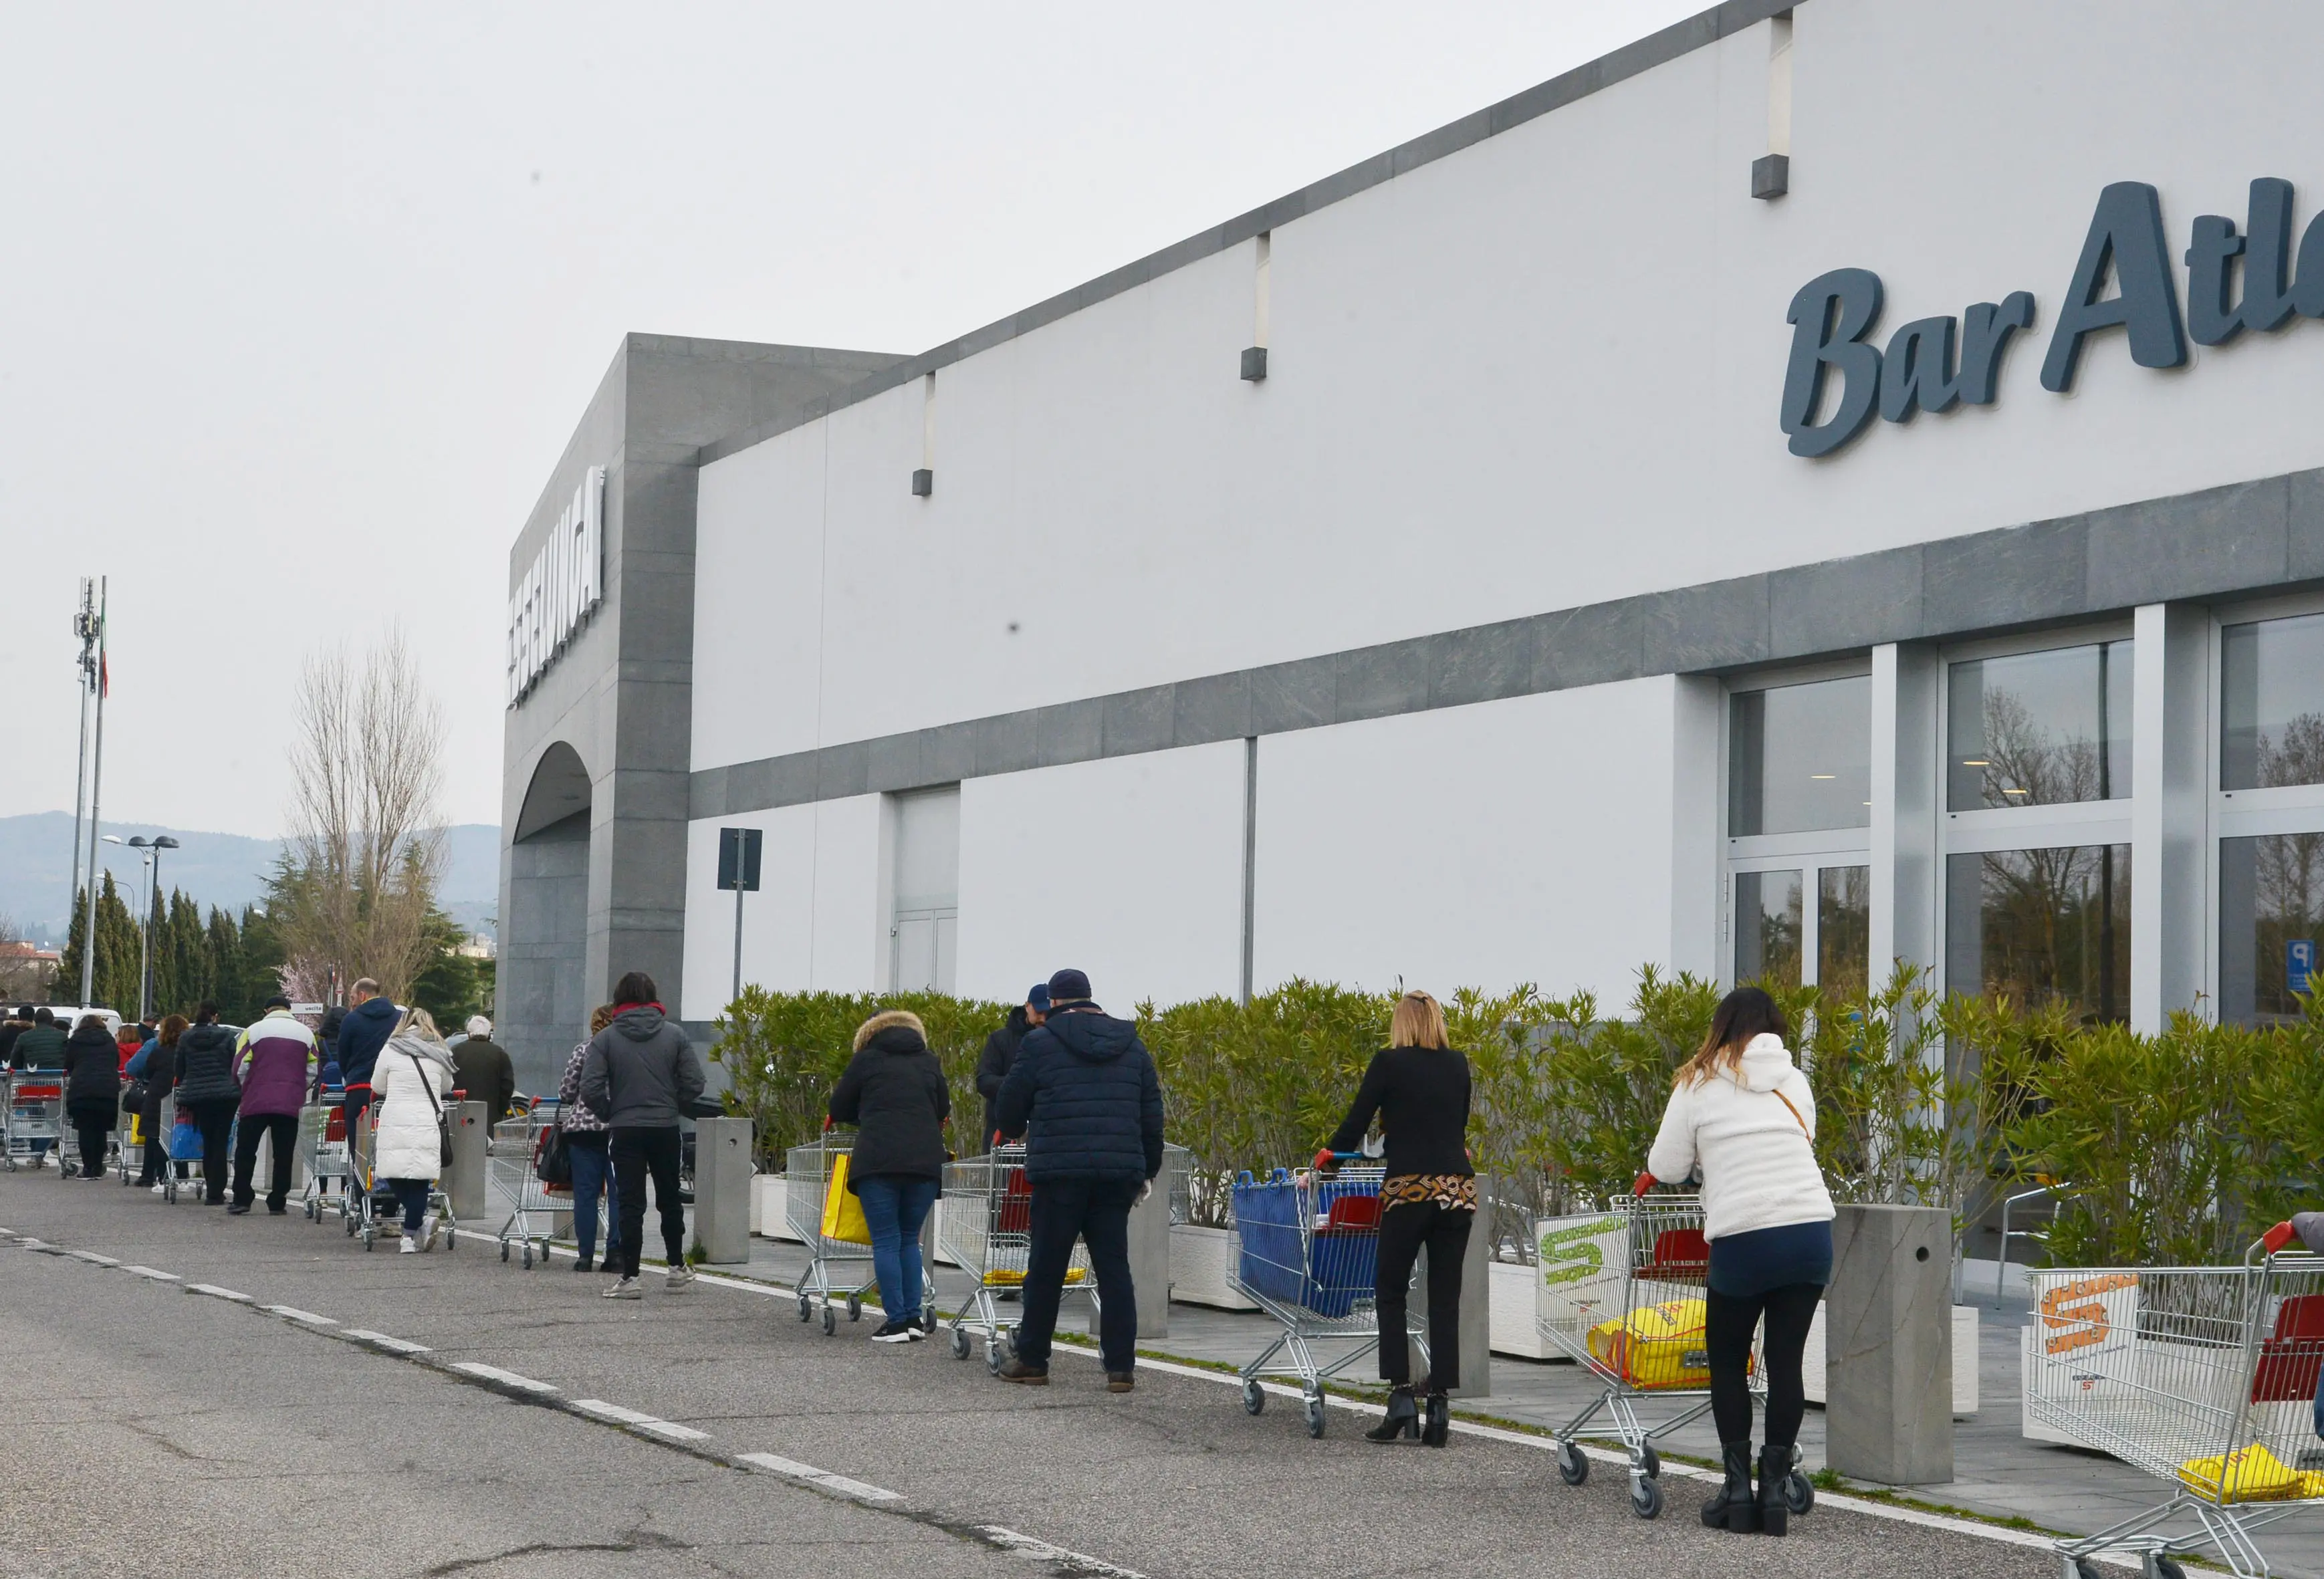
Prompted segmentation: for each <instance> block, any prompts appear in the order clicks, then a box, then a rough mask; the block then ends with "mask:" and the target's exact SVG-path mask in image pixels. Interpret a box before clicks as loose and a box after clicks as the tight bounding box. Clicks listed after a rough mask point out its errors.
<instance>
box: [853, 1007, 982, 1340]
mask: <svg viewBox="0 0 2324 1579" xmlns="http://www.w3.org/2000/svg"><path fill="white" fill-rule="evenodd" d="M830 1112H831V1116H832V1118H833V1119H835V1121H837V1122H840V1123H843V1124H853V1125H855V1126H856V1131H855V1149H854V1151H853V1155H852V1156H851V1157H850V1158H849V1159H848V1163H847V1187H848V1188H849V1189H851V1190H853V1191H854V1192H855V1196H856V1198H857V1199H858V1200H859V1201H861V1202H862V1205H863V1223H864V1226H865V1227H867V1228H869V1229H870V1230H871V1269H872V1271H873V1272H874V1274H875V1275H877V1277H878V1278H879V1279H880V1303H881V1306H882V1307H884V1308H885V1309H886V1311H887V1313H888V1319H887V1321H886V1322H885V1323H883V1324H882V1325H881V1326H880V1328H879V1329H878V1330H877V1331H875V1332H874V1333H873V1334H871V1341H872V1342H873V1343H875V1344H902V1343H914V1342H918V1340H919V1339H920V1338H921V1337H923V1336H924V1335H926V1334H927V1333H928V1332H930V1331H932V1330H934V1328H935V1325H936V1322H935V1312H934V1310H933V1309H932V1308H928V1309H927V1311H926V1314H927V1320H926V1321H925V1323H924V1322H923V1319H922V1316H923V1310H924V1308H925V1307H927V1301H926V1298H925V1288H926V1284H925V1281H924V1279H923V1277H922V1271H921V1267H920V1225H921V1224H922V1223H926V1222H927V1216H928V1213H929V1211H930V1210H931V1209H932V1208H933V1207H934V1206H935V1205H936V1191H937V1188H938V1187H939V1186H941V1185H942V1184H943V1182H944V1166H945V1160H946V1159H947V1157H948V1156H949V1153H948V1152H946V1150H945V1136H944V1126H945V1121H946V1120H947V1119H949V1118H950V1117H951V1116H952V1090H951V1088H950V1087H949V1086H947V1085H945V1076H944V1067H943V1066H942V1065H940V1064H938V1063H937V1062H936V1055H935V1054H934V1053H932V1052H930V1051H928V1039H927V1030H926V1029H925V1028H924V1027H923V1026H922V1025H921V1024H920V1017H919V1016H918V1015H917V1014H911V1013H908V1012H906V1011H903V1010H900V1009H891V1010H889V1011H886V1012H885V1013H881V1014H875V1015H873V1016H872V1017H871V1019H869V1020H865V1021H864V1022H863V1024H862V1027H861V1028H860V1029H858V1030H857V1031H856V1032H855V1057H854V1058H853V1060H851V1061H850V1062H849V1064H848V1066H847V1072H846V1073H845V1074H844V1075H842V1076H840V1077H839V1084H838V1085H836V1086H835V1087H834V1088H833V1090H832V1093H831V1108H830Z"/></svg>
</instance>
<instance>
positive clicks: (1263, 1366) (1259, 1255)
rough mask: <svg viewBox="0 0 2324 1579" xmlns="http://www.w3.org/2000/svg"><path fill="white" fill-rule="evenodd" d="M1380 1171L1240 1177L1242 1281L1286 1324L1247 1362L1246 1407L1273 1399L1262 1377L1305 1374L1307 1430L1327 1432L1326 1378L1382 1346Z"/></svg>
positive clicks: (1239, 1284) (1238, 1277) (1238, 1266)
mask: <svg viewBox="0 0 2324 1579" xmlns="http://www.w3.org/2000/svg"><path fill="white" fill-rule="evenodd" d="M1381 1177H1382V1170H1381V1169H1380V1168H1379V1167H1378V1166H1377V1165H1374V1166H1370V1167H1364V1166H1355V1167H1347V1168H1341V1169H1339V1170H1338V1172H1336V1173H1333V1174H1317V1173H1312V1172H1309V1171H1307V1170H1305V1169H1304V1168H1303V1169H1301V1170H1300V1171H1298V1172H1296V1173H1291V1172H1286V1170H1284V1169H1283V1168H1277V1169H1276V1170H1275V1171H1274V1172H1272V1173H1270V1174H1268V1176H1267V1177H1265V1178H1254V1177H1251V1176H1250V1174H1248V1173H1246V1174H1244V1175H1242V1176H1241V1177H1239V1178H1238V1179H1236V1181H1235V1184H1234V1215H1235V1234H1236V1238H1237V1241H1238V1244H1239V1253H1238V1254H1237V1255H1236V1257H1235V1272H1234V1283H1235V1287H1236V1288H1240V1289H1241V1290H1242V1292H1243V1294H1244V1295H1245V1296H1246V1297H1249V1298H1250V1300H1251V1301H1252V1302H1253V1303H1254V1304H1256V1305H1257V1306H1258V1307H1259V1308H1260V1309H1261V1310H1263V1311H1265V1312H1267V1314H1268V1315H1269V1316H1273V1317H1274V1318H1275V1319H1276V1321H1277V1322H1278V1323H1280V1324H1281V1325H1282V1327H1283V1331H1282V1333H1281V1334H1279V1335H1278V1336H1277V1338H1276V1340H1275V1341H1274V1342H1273V1343H1271V1344H1268V1346H1267V1347H1266V1348H1265V1349H1264V1350H1262V1351H1261V1352H1260V1353H1259V1357H1258V1358H1257V1359H1255V1360H1253V1361H1251V1362H1250V1364H1248V1365H1245V1366H1244V1367H1243V1368H1242V1407H1243V1408H1245V1409H1247V1410H1249V1411H1250V1413H1251V1414H1254V1415H1255V1414H1258V1413H1259V1411H1260V1410H1261V1409H1264V1408H1266V1407H1267V1389H1266V1388H1265V1387H1263V1386H1262V1385H1261V1381H1262V1379H1264V1378H1266V1377H1269V1376H1282V1377H1296V1378H1298V1380H1299V1390H1300V1392H1301V1393H1302V1394H1303V1395H1304V1398H1305V1407H1306V1417H1307V1435H1309V1436H1322V1435H1323V1382H1324V1380H1326V1379H1327V1378H1329V1377H1333V1376H1337V1375H1338V1374H1340V1372H1342V1371H1345V1370H1346V1369H1347V1368H1348V1367H1349V1366H1350V1365H1352V1364H1354V1363H1355V1362H1357V1361H1359V1360H1360V1359H1362V1358H1363V1357H1364V1356H1365V1355H1367V1354H1369V1353H1372V1352H1373V1351H1374V1350H1375V1349H1377V1348H1379V1304H1378V1290H1377V1284H1378V1282H1379V1223H1380V1198H1379V1192H1380V1179H1381ZM1407 1338H1408V1341H1410V1342H1411V1343H1412V1344H1414V1345H1415V1346H1416V1347H1417V1348H1418V1350H1419V1353H1420V1362H1421V1364H1422V1366H1423V1367H1425V1366H1426V1365H1427V1363H1428V1346H1427V1344H1425V1342H1424V1341H1423V1340H1422V1338H1421V1335H1420V1334H1419V1332H1418V1331H1417V1330H1416V1329H1415V1330H1412V1331H1410V1332H1409V1333H1408V1334H1407ZM1318 1344H1322V1345H1323V1351H1325V1352H1319V1350H1318V1347H1317V1345H1318ZM1278 1356H1279V1358H1278Z"/></svg>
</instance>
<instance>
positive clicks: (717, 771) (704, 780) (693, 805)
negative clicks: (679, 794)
mask: <svg viewBox="0 0 2324 1579" xmlns="http://www.w3.org/2000/svg"><path fill="white" fill-rule="evenodd" d="M761 765H762V764H761V763H759V762H736V763H733V765H732V766H730V767H724V768H704V769H702V770H700V771H697V772H696V773H695V774H694V776H693V777H694V782H693V783H692V784H691V785H690V786H688V787H687V796H686V815H687V817H690V818H692V819H694V820H695V821H696V822H699V821H701V820H702V819H704V818H705V817H724V816H725V815H726V780H727V777H728V775H729V774H731V773H736V772H740V771H743V770H744V769H746V768H754V767H759V766H761Z"/></svg>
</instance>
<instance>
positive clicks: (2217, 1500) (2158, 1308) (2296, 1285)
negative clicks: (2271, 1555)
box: [2025, 1241, 2324, 1579]
mask: <svg viewBox="0 0 2324 1579" xmlns="http://www.w3.org/2000/svg"><path fill="white" fill-rule="evenodd" d="M2032 1278H2033V1326H2032V1328H2031V1329H2030V1331H2029V1333H2028V1334H2027V1338H2026V1347H2025V1413H2026V1417H2027V1418H2029V1419H2032V1420H2036V1421H2039V1422H2041V1423H2042V1424H2043V1425H2045V1426H2048V1427H2052V1429H2054V1430H2057V1431H2059V1432H2061V1433H2062V1434H2064V1435H2066V1436H2070V1437H2071V1438H2073V1439H2074V1440H2075V1441H2077V1442H2079V1443H2081V1444H2082V1445H2085V1446H2089V1447H2094V1448H2097V1449H2098V1451H2100V1452H2102V1453H2107V1454H2113V1455H2114V1456H2115V1457H2116V1458H2118V1459H2120V1460H2122V1461H2123V1462H2124V1463H2125V1464H2129V1465H2130V1466H2131V1467H2132V1468H2134V1469H2136V1470H2138V1471H2140V1472H2141V1473H2144V1474H2148V1475H2152V1476H2153V1477H2154V1478H2155V1479H2156V1480H2158V1481H2160V1482H2163V1484H2164V1485H2165V1486H2167V1487H2169V1488H2170V1496H2169V1498H2168V1499H2167V1500H2166V1501H2162V1502H2158V1503H2156V1504H2155V1505H2154V1506H2153V1507H2152V1508H2149V1509H2147V1510H2144V1511H2143V1512H2141V1513H2138V1514H2136V1515H2134V1516H2133V1517H2131V1518H2129V1519H2124V1520H2122V1521H2121V1522H2120V1523H2118V1524H2116V1525H2114V1526H2112V1527H2110V1528H2106V1529H2102V1530H2100V1531H2098V1533H2097V1534H2096V1535H2092V1536H2089V1537H2083V1538H2080V1539H2073V1540H2061V1541H2059V1542H2058V1543H2057V1547H2058V1553H2059V1556H2060V1557H2061V1559H2062V1560H2063V1563H2064V1573H2065V1579H2098V1575H2099V1574H2102V1573H2104V1572H2105V1571H2106V1570H2104V1569H2102V1568H2100V1567H2099V1566H2098V1563H2097V1562H2096V1561H2095V1560H2094V1559H2095V1558H2096V1557H2097V1556H2098V1554H2099V1553H2101V1552H2116V1553H2122V1554H2125V1555H2128V1556H2135V1558H2137V1559H2138V1561H2139V1563H2140V1565H2142V1566H2143V1567H2144V1570H2145V1574H2146V1576H2147V1579H2181V1567H2180V1565H2179V1564H2178V1562H2177V1561H2176V1560H2175V1559H2174V1558H2173V1557H2172V1556H2171V1554H2172V1552H2174V1551H2180V1552H2183V1551H2192V1550H2196V1549H2199V1548H2200V1547H2206V1546H2208V1547H2211V1548H2213V1549H2214V1550H2215V1551H2217V1552H2218V1556H2219V1557H2220V1559H2221V1561H2222V1562H2223V1563H2224V1564H2225V1565H2226V1566H2227V1569H2228V1571H2229V1572H2230V1573H2233V1574H2236V1575H2238V1576H2239V1579H2258V1576H2260V1575H2263V1574H2270V1573H2272V1572H2273V1569H2272V1568H2271V1567H2270V1566H2269V1565H2268V1560H2267V1558H2266V1556H2264V1554H2263V1553H2262V1552H2261V1550H2260V1547H2259V1544H2258V1542H2257V1540H2256V1539H2255V1536H2256V1534H2257V1532H2258V1531H2260V1530H2262V1529H2264V1528H2266V1527H2267V1526H2269V1525H2271V1524H2273V1523H2275V1522H2277V1521H2278V1520H2280V1519H2283V1518H2284V1517H2285V1516H2286V1515H2288V1514H2290V1513H2292V1512H2294V1511H2295V1510H2300V1509H2302V1508H2313V1507H2315V1506H2316V1505H2317V1504H2318V1503H2319V1502H2324V1442H2319V1439H2318V1436H2317V1432H2316V1417H2315V1399H2316V1388H2317V1380H2318V1377H2319V1373H2324V1257H2319V1256H2313V1255H2305V1254H2291V1255H2280V1254H2271V1253H2270V1252H2269V1251H2268V1250H2267V1247H2266V1242H2264V1241H2262V1242H2259V1243H2256V1244H2254V1245H2253V1246H2252V1248H2251V1251H2250V1252H2249V1253H2248V1254H2247V1255H2246V1260H2245V1264H2244V1265H2242V1266H2240V1267H2164V1268H2153V1267H2138V1268H2127V1267H2126V1268H2079V1269H2061V1270H2043V1271H2036V1272H2034V1273H2033V1274H2032Z"/></svg>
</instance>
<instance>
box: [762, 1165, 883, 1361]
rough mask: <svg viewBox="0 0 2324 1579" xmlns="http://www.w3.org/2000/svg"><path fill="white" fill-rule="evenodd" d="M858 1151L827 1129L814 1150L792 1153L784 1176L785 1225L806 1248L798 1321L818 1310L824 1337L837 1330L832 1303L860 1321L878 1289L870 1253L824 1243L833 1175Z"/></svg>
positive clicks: (866, 1248) (845, 1243) (847, 1243)
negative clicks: (856, 1276)
mask: <svg viewBox="0 0 2324 1579" xmlns="http://www.w3.org/2000/svg"><path fill="white" fill-rule="evenodd" d="M854 1145H855V1141H854V1138H853V1136H850V1135H842V1134H839V1133H838V1132H836V1131H834V1130H832V1129H831V1128H830V1127H829V1126H828V1125H827V1124H826V1125H825V1128H824V1130H823V1132H822V1133H821V1134H819V1135H817V1136H816V1140H815V1144H814V1145H812V1146H794V1147H792V1148H791V1149H790V1154H789V1159H788V1163H787V1170H786V1172H785V1174H784V1176H783V1177H784V1185H783V1222H784V1223H786V1224H787V1225H788V1227H789V1229H790V1231H791V1232H792V1233H794V1234H796V1235H798V1242H800V1243H801V1244H804V1245H806V1246H807V1270H806V1271H805V1272H804V1273H802V1274H800V1277H799V1280H798V1318H799V1319H800V1320H801V1321H807V1320H811V1319H813V1317H814V1316H815V1312H816V1307H817V1306H818V1305H820V1306H821V1307H822V1309H823V1333H824V1336H825V1337H829V1336H830V1335H831V1334H834V1333H835V1332H837V1331H838V1330H839V1317H838V1316H837V1315H836V1314H835V1312H834V1311H833V1309H832V1304H831V1302H832V1300H833V1299H834V1298H835V1297H836V1298H839V1299H841V1300H843V1301H844V1303H845V1304H846V1307H847V1319H848V1320H850V1321H861V1320H862V1318H863V1296H864V1295H865V1294H867V1293H869V1292H870V1291H871V1289H872V1288H874V1287H876V1283H875V1280H874V1279H873V1278H872V1277H871V1246H870V1245H868V1244H857V1243H855V1242H853V1241H852V1240H844V1239H830V1238H826V1237H825V1234H824V1232H823V1206H824V1201H825V1197H826V1196H828V1194H829V1192H830V1187H831V1177H832V1173H833V1170H834V1169H835V1168H837V1166H838V1163H839V1159H841V1158H843V1157H845V1156H847V1155H849V1154H850V1153H851V1152H852V1151H853V1149H854ZM847 1266H853V1267H854V1268H855V1270H857V1271H859V1272H861V1273H862V1279H861V1280H860V1281H857V1280H853V1279H851V1277H850V1276H848V1275H844V1274H842V1273H841V1272H840V1271H839V1269H840V1268H842V1267H847Z"/></svg>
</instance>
